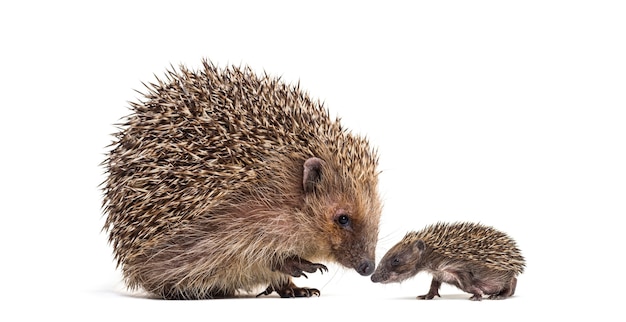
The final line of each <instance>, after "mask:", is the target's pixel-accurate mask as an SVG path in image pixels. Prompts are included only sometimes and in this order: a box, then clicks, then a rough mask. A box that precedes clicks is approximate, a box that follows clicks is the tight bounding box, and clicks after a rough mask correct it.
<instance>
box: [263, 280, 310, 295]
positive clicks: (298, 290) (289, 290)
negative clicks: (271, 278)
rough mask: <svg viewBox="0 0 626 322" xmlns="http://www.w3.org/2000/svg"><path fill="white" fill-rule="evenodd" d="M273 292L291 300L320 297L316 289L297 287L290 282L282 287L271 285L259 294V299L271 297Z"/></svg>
mask: <svg viewBox="0 0 626 322" xmlns="http://www.w3.org/2000/svg"><path fill="white" fill-rule="evenodd" d="M273 292H276V293H278V295H279V296H280V297H282V298H290V297H311V296H313V295H315V296H320V291H319V290H318V289H316V288H308V287H297V286H296V285H295V284H293V283H292V282H289V283H287V284H285V285H282V286H280V287H274V286H272V285H270V286H269V287H268V288H267V289H265V291H263V292H261V293H259V294H258V295H257V297H259V296H262V295H270V294H272V293H273Z"/></svg>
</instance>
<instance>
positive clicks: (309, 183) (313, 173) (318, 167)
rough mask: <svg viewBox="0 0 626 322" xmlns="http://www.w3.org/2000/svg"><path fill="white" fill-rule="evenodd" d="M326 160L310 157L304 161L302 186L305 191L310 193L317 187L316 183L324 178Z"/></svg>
mask: <svg viewBox="0 0 626 322" xmlns="http://www.w3.org/2000/svg"><path fill="white" fill-rule="evenodd" d="M323 165H324V160H322V159H320V158H315V157H313V158H308V159H307V160H306V161H304V173H303V176H302V186H303V187H304V192H306V193H310V192H313V190H314V189H315V185H316V184H317V183H318V182H319V181H320V180H321V179H322V166H323Z"/></svg>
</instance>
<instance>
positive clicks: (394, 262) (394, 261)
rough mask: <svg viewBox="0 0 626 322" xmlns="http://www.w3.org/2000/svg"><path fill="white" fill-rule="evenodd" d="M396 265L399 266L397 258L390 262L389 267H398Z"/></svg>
mask: <svg viewBox="0 0 626 322" xmlns="http://www.w3.org/2000/svg"><path fill="white" fill-rule="evenodd" d="M398 265H400V260H399V259H398V258H397V257H396V258H394V259H393V260H391V266H398Z"/></svg>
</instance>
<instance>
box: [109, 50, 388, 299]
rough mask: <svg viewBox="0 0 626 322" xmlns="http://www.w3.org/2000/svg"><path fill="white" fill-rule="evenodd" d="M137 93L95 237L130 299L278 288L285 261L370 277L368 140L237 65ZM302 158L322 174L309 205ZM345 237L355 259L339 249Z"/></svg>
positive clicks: (372, 171)
mask: <svg viewBox="0 0 626 322" xmlns="http://www.w3.org/2000/svg"><path fill="white" fill-rule="evenodd" d="M146 88H147V91H146V92H145V93H142V95H143V96H144V97H143V98H142V99H141V100H140V101H138V102H131V103H130V107H131V114H130V115H129V116H128V117H127V118H126V119H125V122H124V124H121V126H120V132H119V133H117V134H116V141H115V142H113V144H112V147H113V149H112V150H111V151H110V153H109V155H108V158H107V159H106V160H105V162H104V163H103V165H104V166H105V168H106V172H107V174H108V177H107V179H106V181H105V182H104V183H103V191H104V211H105V213H107V218H106V223H105V227H104V229H105V230H106V231H107V232H108V233H109V242H110V243H111V245H112V246H113V249H114V254H115V258H116V261H117V263H118V266H120V267H121V269H122V272H123V274H124V277H125V280H126V282H127V285H128V286H129V287H130V288H131V289H133V288H138V287H142V288H144V289H146V290H147V291H148V292H151V293H154V294H157V295H160V296H164V297H169V296H168V293H167V292H168V289H176V290H178V289H180V288H181V287H183V286H184V287H186V289H188V290H189V292H191V293H184V294H183V293H181V294H183V295H182V297H185V298H203V297H211V296H213V295H214V294H217V295H219V294H224V295H232V294H233V293H234V292H236V291H237V290H240V289H244V290H248V289H250V288H252V287H254V286H257V285H261V284H263V283H265V282H266V281H268V282H269V283H272V285H270V286H274V287H277V284H276V283H279V282H280V283H283V284H284V283H285V277H283V276H284V275H280V276H279V275H278V273H275V272H274V270H273V269H271V270H270V269H269V268H267V265H274V264H275V265H279V264H281V263H283V261H284V260H285V258H286V257H287V256H288V255H294V256H295V255H297V256H302V257H303V259H304V258H306V257H309V258H310V259H311V260H334V261H337V262H339V263H341V264H343V265H344V266H348V267H352V268H355V269H357V270H358V271H359V273H362V274H371V270H373V266H374V263H373V254H374V248H375V241H376V239H377V233H378V219H379V216H380V208H381V206H380V201H379V199H378V196H377V175H378V171H377V170H376V167H377V164H378V157H377V154H376V151H375V150H373V149H371V148H370V146H369V144H368V141H367V140H366V139H365V138H363V137H359V136H356V135H352V134H351V133H349V132H348V131H346V130H345V129H343V128H342V126H341V124H340V123H339V120H338V119H337V120H334V121H333V120H332V119H331V118H330V117H329V112H328V110H327V109H326V108H324V107H323V105H322V104H321V103H320V102H319V101H313V100H311V99H310V98H309V96H308V94H307V93H305V92H304V91H302V90H301V89H300V88H299V86H298V85H289V84H285V83H284V82H282V81H281V80H280V78H273V77H270V76H269V75H267V74H263V75H257V74H255V73H253V72H252V71H251V69H250V68H248V67H245V68H239V67H235V66H232V67H227V68H218V67H216V66H215V65H213V63H211V62H209V61H207V60H204V61H203V68H201V69H200V70H189V69H187V68H185V67H184V66H180V67H179V70H178V71H176V70H174V68H172V70H170V71H168V72H167V73H166V75H165V78H164V79H159V78H157V79H156V82H155V83H150V84H147V85H146ZM317 158H319V159H317ZM309 159H314V160H313V161H314V162H313V163H314V164H313V165H314V166H316V167H317V168H315V169H316V170H315V171H318V172H321V170H320V169H323V170H324V171H325V172H324V173H321V175H322V178H323V180H321V183H319V184H315V193H308V194H307V191H306V190H307V188H306V187H307V184H314V183H316V182H317V180H313V181H315V182H313V181H312V182H309V183H307V182H304V188H303V177H302V171H303V170H302V169H303V164H305V161H307V160H309ZM315 160H321V161H320V162H316V161H315ZM305 168H306V164H305ZM311 177H312V178H314V179H315V178H316V176H315V175H313V176H311ZM317 177H319V173H318V175H317ZM305 179H306V169H305ZM303 189H304V190H305V191H303ZM331 211H352V212H351V213H350V215H352V216H353V217H352V219H353V223H355V224H358V227H355V228H359V229H358V231H357V230H355V231H354V232H353V234H352V235H349V234H348V230H346V229H344V230H338V228H337V227H336V226H337V223H336V220H335V221H333V218H331V216H330V215H327V214H329V213H330V212H331ZM329 236H331V237H333V239H332V241H331V242H332V243H334V244H333V245H326V244H324V245H318V244H320V243H321V239H322V238H327V239H329ZM349 236H354V237H353V238H354V243H353V244H351V246H350V247H352V246H354V247H356V246H355V245H357V244H359V245H360V246H359V247H361V248H360V250H359V251H356V250H355V249H347V248H346V249H344V248H345V247H347V246H345V245H344V244H345V243H344V242H343V241H345V240H342V238H348V237H349ZM350 238H352V237H350ZM325 242H329V241H325ZM342 247H344V248H342ZM361 252H366V253H368V255H367V257H368V258H371V260H367V262H364V261H365V259H364V257H363V256H365V255H363V253H361ZM339 253H341V254H345V255H343V256H339V255H338V254H339ZM359 262H361V265H359ZM370 262H371V265H369V263H370ZM180 292H183V291H180Z"/></svg>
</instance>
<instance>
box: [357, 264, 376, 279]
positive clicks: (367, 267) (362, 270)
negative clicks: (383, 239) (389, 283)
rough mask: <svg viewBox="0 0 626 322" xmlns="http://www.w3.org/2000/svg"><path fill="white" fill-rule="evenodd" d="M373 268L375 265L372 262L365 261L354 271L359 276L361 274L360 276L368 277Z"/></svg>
mask: <svg viewBox="0 0 626 322" xmlns="http://www.w3.org/2000/svg"><path fill="white" fill-rule="evenodd" d="M375 266H376V264H375V263H374V261H371V260H365V261H363V262H361V264H359V267H357V269H356V271H357V272H359V274H361V275H362V276H368V275H371V274H372V273H374V268H375Z"/></svg>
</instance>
